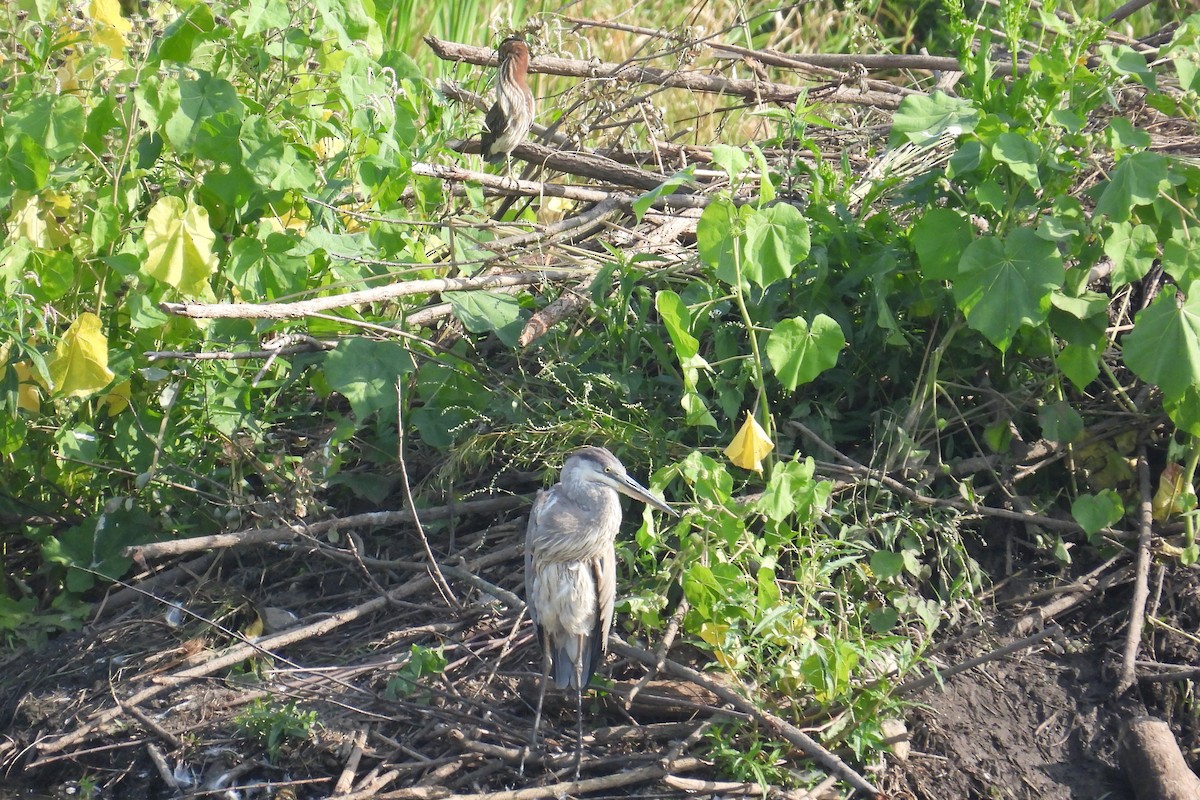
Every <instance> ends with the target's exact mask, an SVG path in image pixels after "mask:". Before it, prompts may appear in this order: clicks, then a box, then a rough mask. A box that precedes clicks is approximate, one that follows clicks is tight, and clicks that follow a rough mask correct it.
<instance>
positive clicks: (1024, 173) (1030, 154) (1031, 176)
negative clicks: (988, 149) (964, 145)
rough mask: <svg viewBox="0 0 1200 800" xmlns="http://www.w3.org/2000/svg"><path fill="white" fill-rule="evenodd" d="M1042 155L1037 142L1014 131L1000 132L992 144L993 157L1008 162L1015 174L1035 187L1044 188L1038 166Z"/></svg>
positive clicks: (1004, 162)
mask: <svg viewBox="0 0 1200 800" xmlns="http://www.w3.org/2000/svg"><path fill="white" fill-rule="evenodd" d="M1041 156H1042V150H1041V148H1040V147H1038V146H1037V144H1035V143H1034V142H1031V141H1029V140H1028V139H1026V138H1025V137H1024V136H1022V135H1021V134H1019V133H1013V132H1012V131H1005V132H1004V133H1002V134H1000V135H999V136H998V137H996V143H995V144H993V145H992V157H993V158H995V159H996V160H997V161H999V162H1001V163H1002V164H1007V165H1008V168H1009V169H1011V170H1012V171H1013V174H1014V175H1016V176H1018V177H1020V178H1024V179H1025V182H1026V183H1028V184H1029V185H1030V186H1032V187H1033V188H1034V189H1041V188H1042V181H1041V178H1039V177H1038V168H1037V165H1038V159H1040V158H1041Z"/></svg>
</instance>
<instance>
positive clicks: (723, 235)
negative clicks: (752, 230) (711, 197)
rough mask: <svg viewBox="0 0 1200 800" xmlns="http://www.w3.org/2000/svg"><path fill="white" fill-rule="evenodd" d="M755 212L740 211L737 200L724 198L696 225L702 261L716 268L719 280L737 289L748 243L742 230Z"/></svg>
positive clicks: (717, 201)
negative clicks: (744, 249)
mask: <svg viewBox="0 0 1200 800" xmlns="http://www.w3.org/2000/svg"><path fill="white" fill-rule="evenodd" d="M750 213H752V212H751V209H749V208H746V207H743V208H738V207H737V206H736V205H734V203H733V200H731V199H730V198H728V197H721V198H719V199H718V200H716V201H715V202H713V203H709V205H708V208H706V209H704V212H703V213H702V214H700V219H699V220H698V221H697V222H696V248H697V250H698V251H699V253H700V260H701V261H703V262H704V263H706V264H708V265H709V266H710V267H712V268H713V270H714V274H715V275H716V276H717V279H718V280H721V281H724V282H725V283H727V284H729V285H730V286H733V285H735V284H736V283H737V280H738V279H737V261H736V260H735V252H736V253H737V257H738V258H740V257H741V249H742V248H743V247H744V244H745V240H744V236H743V235H742V229H743V227H744V225H745V222H744V221H745V219H746V217H747V216H749V214H750Z"/></svg>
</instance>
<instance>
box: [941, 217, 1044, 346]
mask: <svg viewBox="0 0 1200 800" xmlns="http://www.w3.org/2000/svg"><path fill="white" fill-rule="evenodd" d="M959 272H960V274H959V277H958V280H956V281H955V282H954V299H955V301H956V302H957V303H958V307H959V309H961V310H962V312H963V314H964V315H966V318H967V324H968V325H970V326H971V327H972V328H974V329H975V330H977V331H979V332H980V333H982V334H983V335H984V336H986V337H987V338H988V339H989V340H990V341H991V342H992V344H994V345H995V346H996V347H997V348H999V349H1000V350H1001V351H1005V350H1007V349H1008V346H1009V344H1011V343H1012V339H1013V336H1014V335H1015V334H1016V332H1017V330H1018V329H1019V328H1020V327H1021V326H1022V325H1026V324H1029V325H1040V324H1041V323H1043V322H1045V320H1046V316H1047V314H1048V313H1049V311H1050V293H1051V292H1052V291H1053V290H1054V289H1056V288H1058V287H1059V286H1061V285H1062V282H1063V278H1064V270H1063V263H1062V256H1060V255H1059V253H1058V248H1057V247H1055V245H1054V243H1053V242H1048V241H1046V240H1044V239H1041V238H1039V237H1038V235H1037V234H1036V233H1034V232H1033V231H1032V230H1029V229H1028V228H1018V229H1017V230H1015V231H1013V232H1012V233H1011V234H1010V235H1009V236H1008V238H1007V239H1004V240H1001V239H998V238H996V237H995V236H985V237H982V238H980V239H977V240H975V241H974V242H972V243H971V244H970V245H969V246H968V247H967V249H966V251H965V252H964V253H963V256H962V261H961V262H960V265H959Z"/></svg>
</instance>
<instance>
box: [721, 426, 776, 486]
mask: <svg viewBox="0 0 1200 800" xmlns="http://www.w3.org/2000/svg"><path fill="white" fill-rule="evenodd" d="M774 449H775V443H774V442H772V441H771V440H770V438H768V436H767V432H766V431H764V430H763V428H762V426H761V425H759V424H758V420H756V419H755V418H754V415H753V414H751V413H750V412H749V411H747V412H746V421H745V422H744V423H742V428H741V430H739V431H738V432H737V434H736V435H735V436H734V437H733V441H732V442H730V443H729V446H728V447H726V448H725V457H726V458H728V459H729V460H730V461H732V462H733V463H734V464H735V465H736V466H739V467H741V468H742V469H752V470H754V471H755V472H762V460H763V459H764V458H766V457H767V453H769V452H771V451H772V450H774Z"/></svg>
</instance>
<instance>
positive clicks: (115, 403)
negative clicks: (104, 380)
mask: <svg viewBox="0 0 1200 800" xmlns="http://www.w3.org/2000/svg"><path fill="white" fill-rule="evenodd" d="M130 396H131V393H130V389H129V381H121V382H120V383H118V384H117V385H116V386H114V387H113V388H112V389H111V390H110V391H109V393H108V394H106V395H104V410H105V411H107V412H108V415H109V416H110V417H115V416H116V415H117V414H120V413H121V412H122V411H124V410H125V409H127V408H129V407H130V402H129V398H130Z"/></svg>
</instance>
